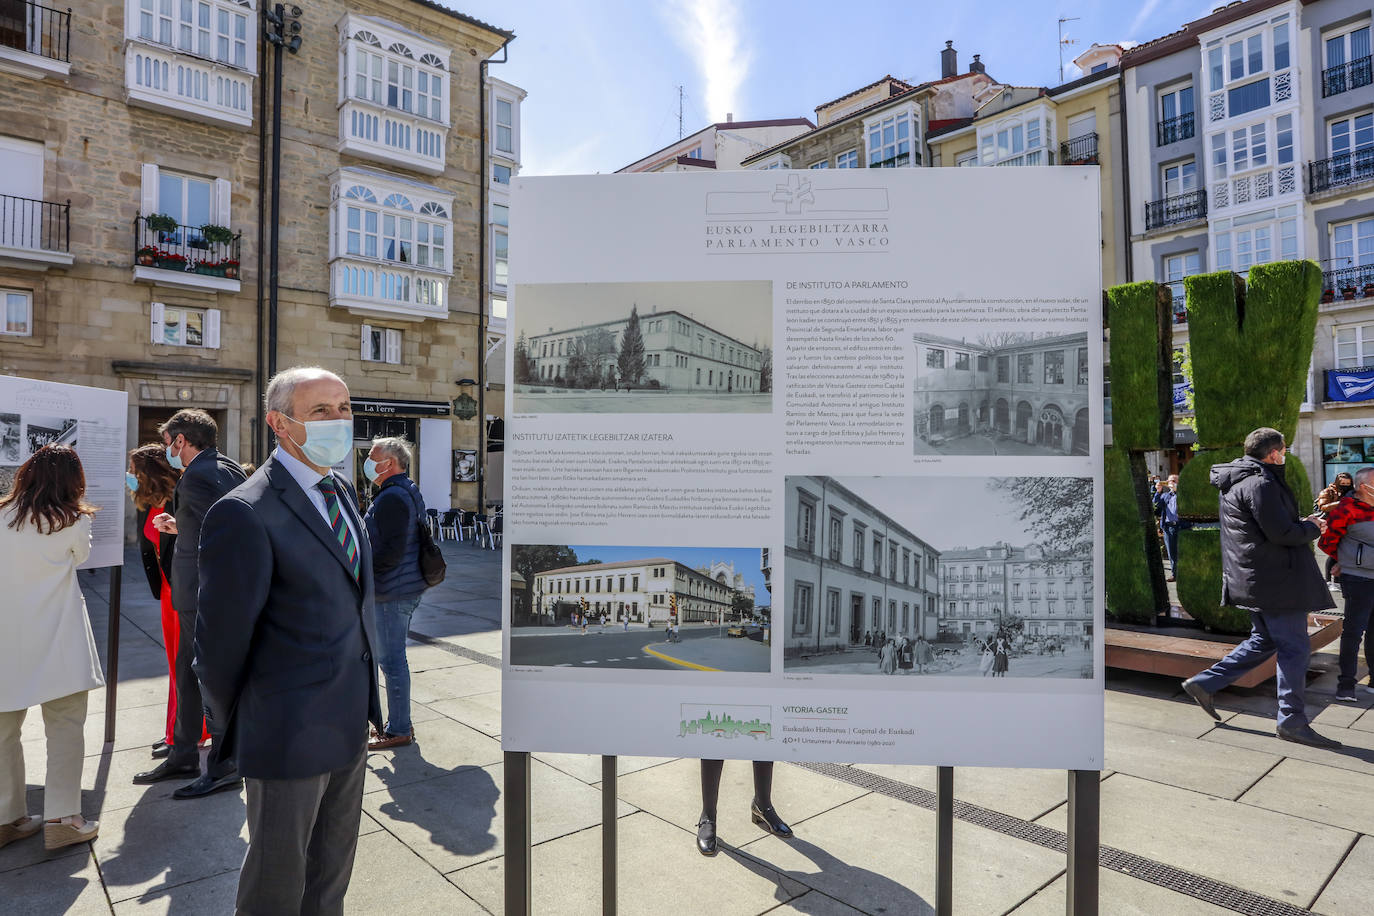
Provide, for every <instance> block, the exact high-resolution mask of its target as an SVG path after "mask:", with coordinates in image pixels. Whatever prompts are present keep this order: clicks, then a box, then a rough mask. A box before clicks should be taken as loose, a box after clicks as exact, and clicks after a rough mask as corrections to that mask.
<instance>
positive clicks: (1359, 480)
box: [1350, 468, 1374, 487]
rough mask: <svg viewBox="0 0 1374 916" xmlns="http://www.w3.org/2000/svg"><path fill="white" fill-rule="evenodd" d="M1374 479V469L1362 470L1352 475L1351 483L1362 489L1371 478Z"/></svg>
mask: <svg viewBox="0 0 1374 916" xmlns="http://www.w3.org/2000/svg"><path fill="white" fill-rule="evenodd" d="M1371 477H1374V468H1360V469H1359V470H1358V471H1356V472H1355V473H1354V474H1352V475H1351V477H1350V481H1351V482H1352V483H1353V484H1355V486H1357V487H1362V486H1364V485H1365V484H1366V483H1368V482H1369V478H1371Z"/></svg>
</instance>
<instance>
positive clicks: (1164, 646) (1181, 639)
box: [1106, 614, 1343, 687]
mask: <svg viewBox="0 0 1374 916" xmlns="http://www.w3.org/2000/svg"><path fill="white" fill-rule="evenodd" d="M1342 619H1343V618H1341V617H1340V616H1338V615H1333V614H1308V615H1307V636H1308V638H1309V639H1310V640H1311V641H1312V650H1313V651H1314V652H1315V651H1316V650H1317V649H1320V648H1321V647H1323V646H1325V645H1327V644H1328V643H1331V642H1334V641H1335V640H1337V639H1339V638H1340V635H1341V621H1342ZM1235 647H1236V644H1235V643H1229V642H1218V641H1216V640H1213V639H1210V638H1208V637H1207V636H1206V635H1199V636H1196V637H1194V636H1182V635H1177V634H1166V633H1159V632H1152V631H1149V630H1123V629H1118V628H1116V627H1111V626H1109V627H1107V636H1106V654H1107V667H1108V668H1125V669H1127V670H1129V671H1144V672H1146V673H1149V674H1167V675H1172V676H1173V677H1177V678H1189V677H1192V676H1193V675H1195V674H1197V673H1198V672H1199V671H1204V670H1206V669H1207V668H1210V667H1211V666H1212V665H1214V664H1215V663H1217V662H1219V661H1221V659H1222V658H1224V657H1225V656H1226V655H1227V654H1228V653H1229V652H1230V651H1231V650H1232V649H1234V648H1235ZM1274 673H1275V662H1274V659H1272V658H1270V659H1269V660H1268V661H1266V662H1265V663H1264V664H1262V665H1260V666H1259V667H1258V668H1256V669H1254V670H1253V671H1251V672H1250V673H1249V674H1247V675H1245V677H1243V678H1241V679H1240V680H1238V681H1236V682H1235V686H1237V687H1254V686H1256V685H1258V684H1262V683H1264V682H1265V681H1267V680H1269V679H1270V678H1271V677H1273V676H1274Z"/></svg>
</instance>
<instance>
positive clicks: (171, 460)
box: [167, 445, 183, 471]
mask: <svg viewBox="0 0 1374 916" xmlns="http://www.w3.org/2000/svg"><path fill="white" fill-rule="evenodd" d="M167 463H168V464H170V465H171V466H172V470H174V471H180V470H181V469H182V467H183V465H182V463H181V458H180V457H178V456H176V455H173V454H172V447H171V446H170V445H169V446H167Z"/></svg>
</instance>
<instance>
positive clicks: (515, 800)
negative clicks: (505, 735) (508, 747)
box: [504, 751, 533, 916]
mask: <svg viewBox="0 0 1374 916" xmlns="http://www.w3.org/2000/svg"><path fill="white" fill-rule="evenodd" d="M504 769H505V783H506V910H505V911H506V913H507V914H511V916H530V903H531V896H530V876H531V873H532V871H533V862H532V859H531V846H532V844H531V842H530V837H531V833H532V831H531V830H530V755H529V753H527V752H526V751H506V753H505V768H504Z"/></svg>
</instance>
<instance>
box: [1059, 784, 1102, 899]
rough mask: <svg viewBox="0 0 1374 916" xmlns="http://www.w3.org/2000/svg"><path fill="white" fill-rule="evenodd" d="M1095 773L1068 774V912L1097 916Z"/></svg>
mask: <svg viewBox="0 0 1374 916" xmlns="http://www.w3.org/2000/svg"><path fill="white" fill-rule="evenodd" d="M1100 777H1101V774H1100V773H1098V772H1097V771H1096V770H1070V771H1069V872H1068V878H1067V881H1068V893H1067V895H1066V897H1065V912H1066V913H1067V914H1068V916H1097V847H1098V842H1099V838H1100V837H1099V834H1100V830H1101V824H1100V818H1101V813H1102V783H1101V782H1100Z"/></svg>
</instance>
